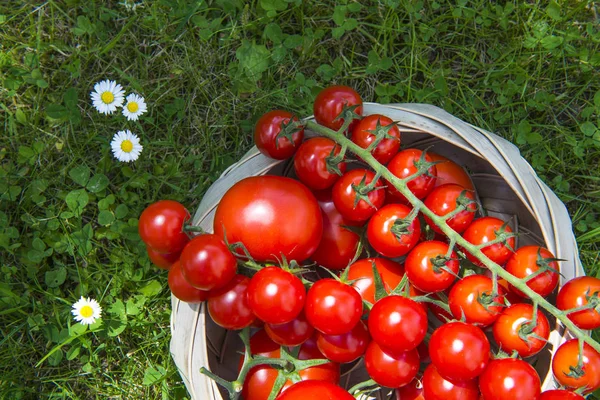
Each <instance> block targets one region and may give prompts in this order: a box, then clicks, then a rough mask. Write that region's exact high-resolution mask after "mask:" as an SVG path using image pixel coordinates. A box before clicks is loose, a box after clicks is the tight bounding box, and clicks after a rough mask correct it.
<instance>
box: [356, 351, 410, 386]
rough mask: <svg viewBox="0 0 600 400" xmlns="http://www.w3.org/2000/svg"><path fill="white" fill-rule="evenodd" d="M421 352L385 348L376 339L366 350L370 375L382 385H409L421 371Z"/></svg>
mask: <svg viewBox="0 0 600 400" xmlns="http://www.w3.org/2000/svg"><path fill="white" fill-rule="evenodd" d="M419 363H420V360H419V352H418V351H417V349H412V350H409V351H405V352H393V351H389V350H385V349H383V348H381V346H379V344H378V343H377V342H376V341H374V340H373V341H372V342H371V343H369V346H368V347H367V351H366V352H365V368H366V369H367V373H368V374H369V376H370V377H371V378H372V379H373V380H374V381H375V382H377V383H378V384H379V385H381V386H385V387H389V388H397V387H401V386H404V385H408V384H409V383H410V382H411V381H412V380H413V379H414V378H415V376H417V372H419Z"/></svg>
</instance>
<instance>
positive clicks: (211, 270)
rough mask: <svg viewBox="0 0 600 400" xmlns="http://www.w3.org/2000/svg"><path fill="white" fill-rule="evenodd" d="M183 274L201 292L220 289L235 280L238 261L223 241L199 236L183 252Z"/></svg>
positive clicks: (210, 236) (208, 235)
mask: <svg viewBox="0 0 600 400" xmlns="http://www.w3.org/2000/svg"><path fill="white" fill-rule="evenodd" d="M180 263H181V272H183V276H184V277H185V279H187V281H188V282H189V283H190V285H192V286H193V287H195V288H198V289H200V290H213V289H218V288H221V287H223V286H225V285H226V284H227V282H229V281H230V280H231V279H233V277H234V275H235V273H236V270H237V260H236V259H235V257H234V256H233V254H231V252H230V251H229V248H227V245H226V244H225V242H223V240H222V239H221V238H220V237H218V236H216V235H212V234H205V235H198V236H196V237H195V238H193V239H192V240H191V241H190V242H189V243H188V244H187V245H185V247H184V248H183V251H182V252H181V258H180Z"/></svg>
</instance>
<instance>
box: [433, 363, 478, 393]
mask: <svg viewBox="0 0 600 400" xmlns="http://www.w3.org/2000/svg"><path fill="white" fill-rule="evenodd" d="M423 394H424V395H425V398H426V399H427V400H478V399H479V387H478V385H477V379H471V380H468V381H456V382H450V381H449V380H446V379H444V377H442V376H441V375H440V374H439V372H438V370H437V369H436V368H435V366H434V365H433V364H429V365H428V366H427V368H425V372H424V373H423Z"/></svg>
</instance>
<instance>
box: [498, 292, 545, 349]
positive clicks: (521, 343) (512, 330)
mask: <svg viewBox="0 0 600 400" xmlns="http://www.w3.org/2000/svg"><path fill="white" fill-rule="evenodd" d="M532 319H533V306H532V305H530V304H524V303H519V304H513V305H512V306H510V307H508V308H507V309H505V310H504V312H502V314H501V315H500V316H499V317H498V319H497V320H496V322H495V323H494V326H493V332H494V339H496V343H498V346H500V349H501V350H503V351H504V352H505V353H507V354H512V352H513V351H517V352H518V353H519V356H521V357H523V358H526V357H531V356H532V355H534V354H537V353H539V352H540V351H541V350H542V349H543V348H544V346H546V341H547V340H548V338H549V337H550V325H549V324H548V319H547V318H546V316H545V315H544V314H543V313H542V312H541V311H540V310H538V311H537V321H536V323H535V325H531V326H530V324H529V322H531V321H532ZM527 330H530V333H533V334H535V335H536V336H539V337H541V338H543V339H545V340H541V339H538V338H537V337H536V336H527V340H523V338H521V335H523V334H527Z"/></svg>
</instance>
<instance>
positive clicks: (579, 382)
mask: <svg viewBox="0 0 600 400" xmlns="http://www.w3.org/2000/svg"><path fill="white" fill-rule="evenodd" d="M578 342H579V340H578V339H571V340H568V341H566V342H565V343H563V344H562V345H561V346H560V347H559V348H558V350H556V352H555V353H554V357H553V358H552V373H553V374H554V378H556V381H557V382H558V383H559V384H561V385H563V386H565V387H567V388H569V389H579V388H585V390H584V391H583V394H587V393H591V392H593V391H594V390H596V389H598V388H600V354H599V353H598V352H597V351H596V350H594V349H593V348H592V346H590V345H589V344H587V343H584V344H583V357H581V359H582V361H583V366H582V367H581V371H579V372H580V374H581V376H579V377H577V376H575V375H576V374H574V373H573V371H572V369H575V368H577V367H578V364H579V343H578Z"/></svg>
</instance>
